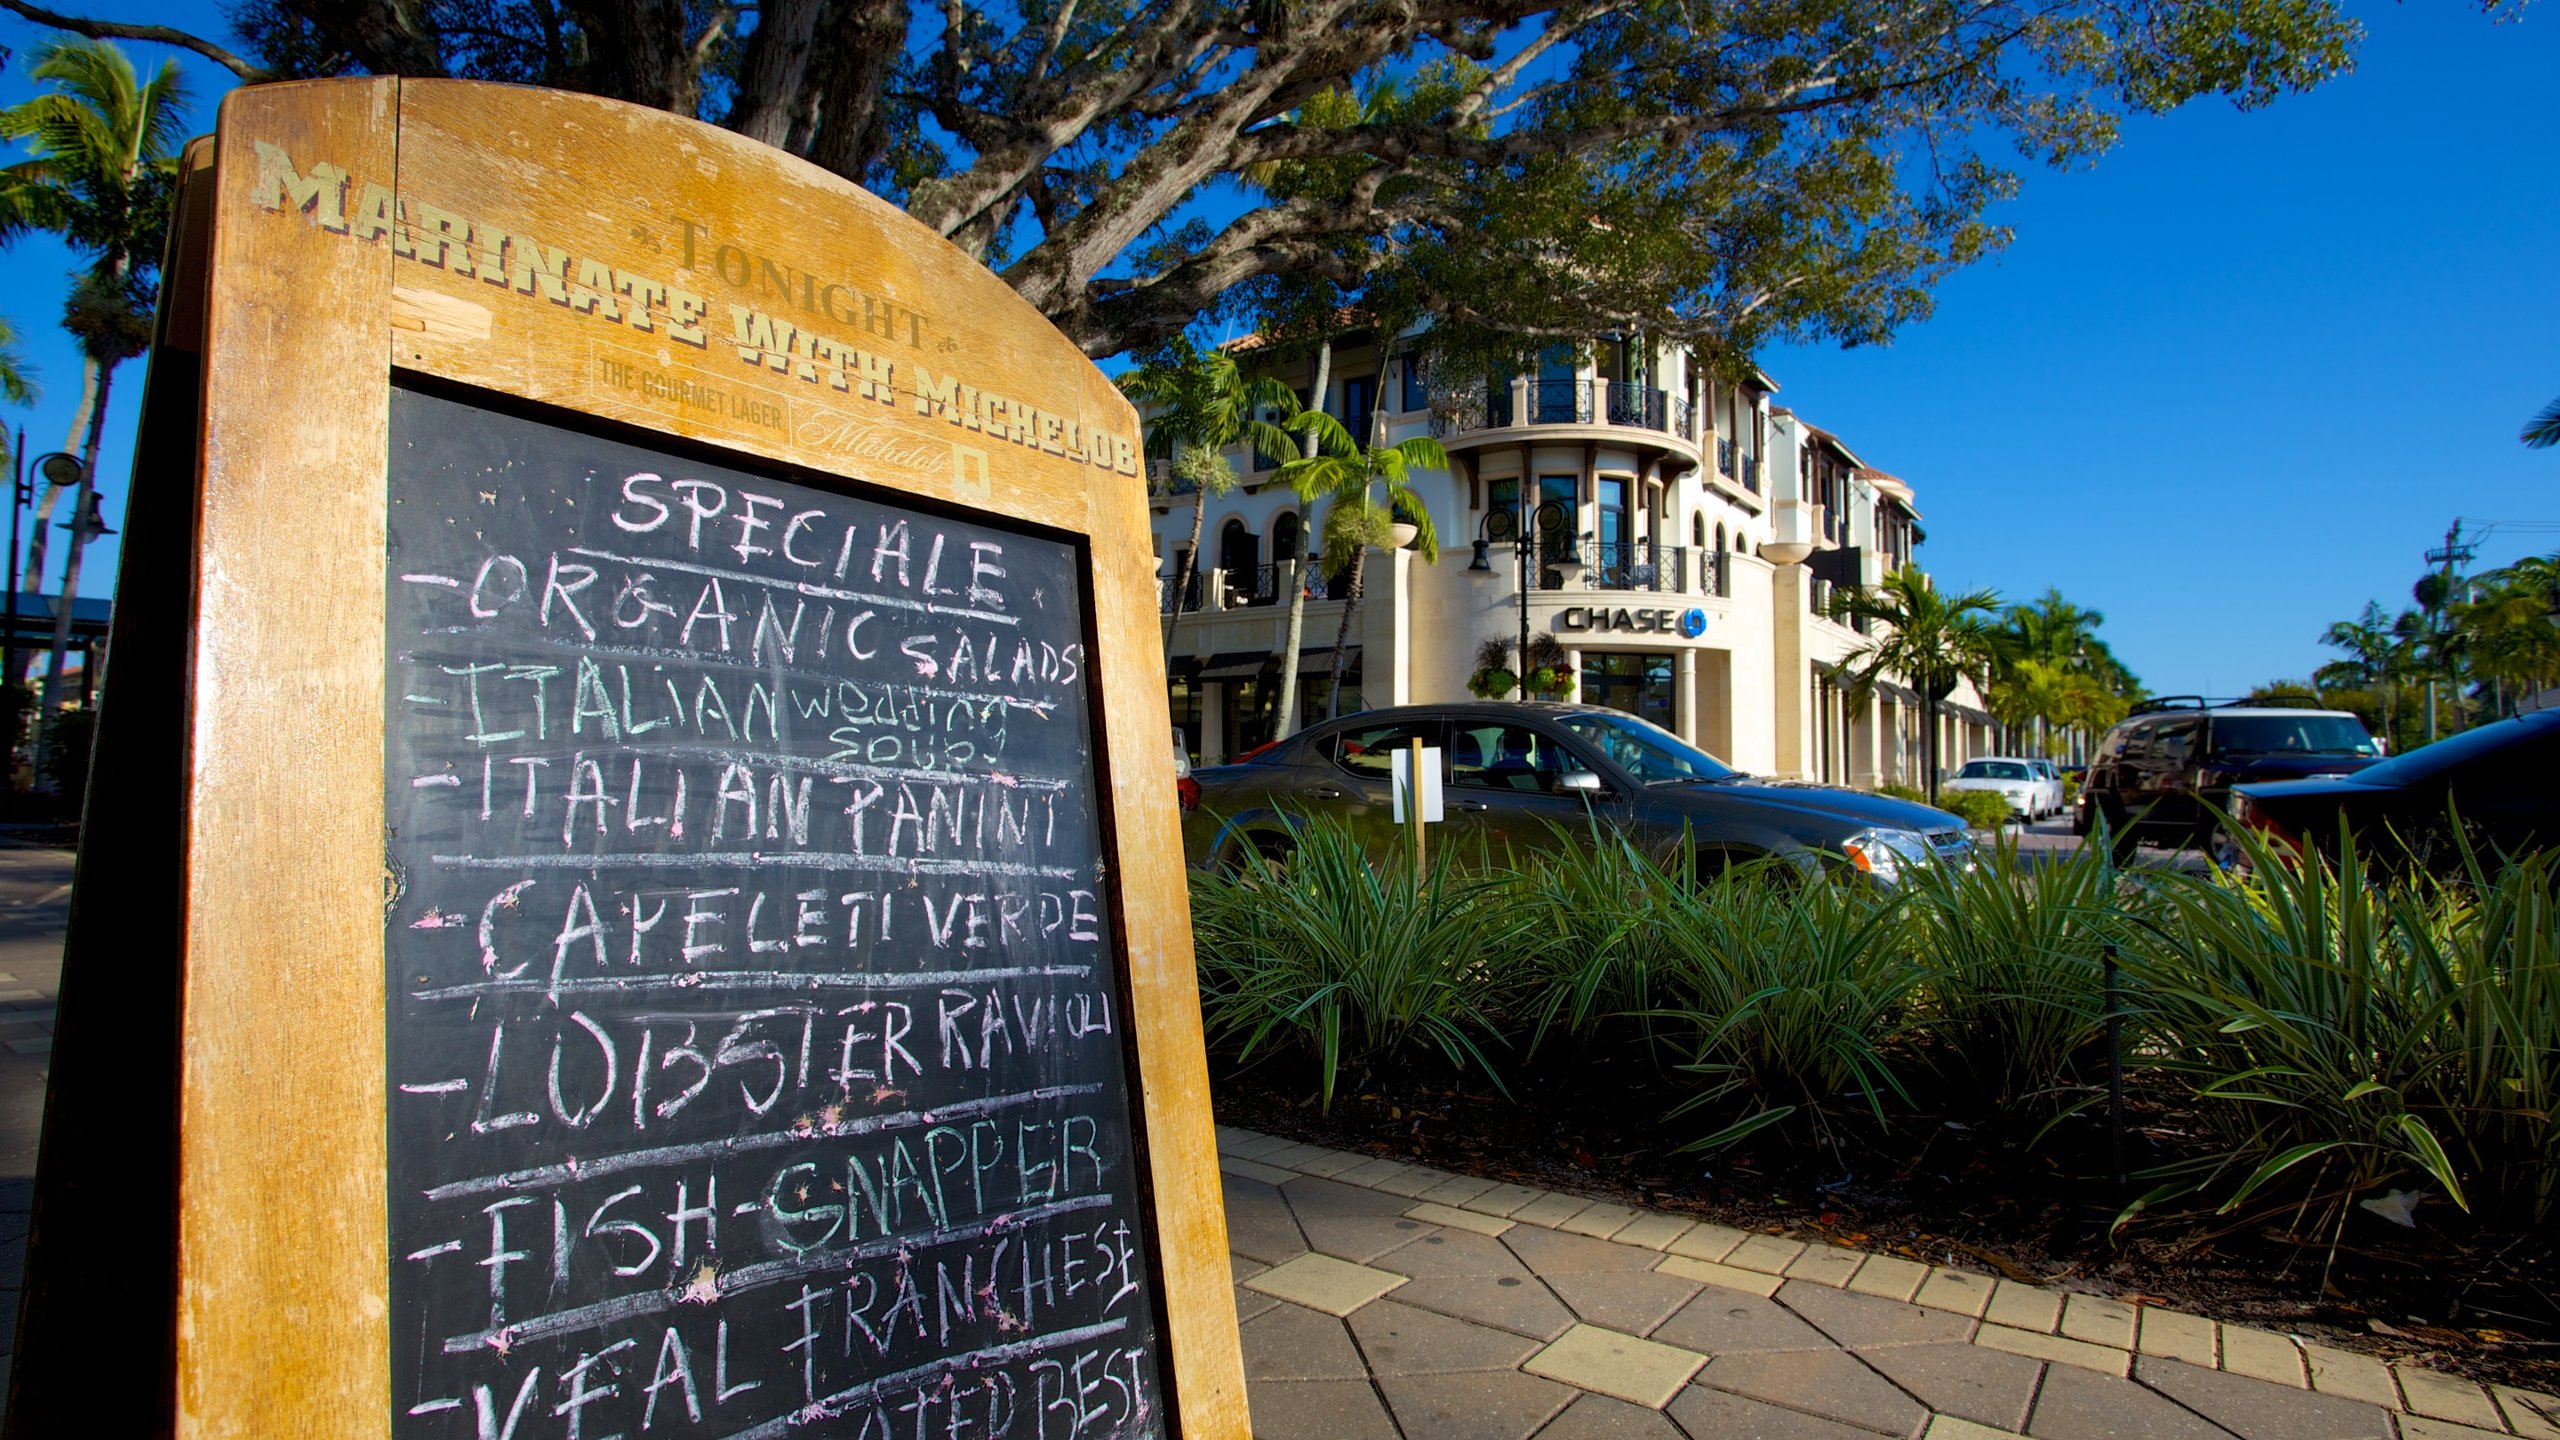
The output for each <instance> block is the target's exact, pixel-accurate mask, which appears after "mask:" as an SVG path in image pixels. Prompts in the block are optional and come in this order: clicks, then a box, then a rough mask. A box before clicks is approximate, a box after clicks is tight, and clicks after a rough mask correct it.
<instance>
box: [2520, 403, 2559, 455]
mask: <svg viewBox="0 0 2560 1440" xmlns="http://www.w3.org/2000/svg"><path fill="white" fill-rule="evenodd" d="M2516 438H2517V439H2519V440H2522V441H2523V442H2524V443H2525V444H2526V445H2528V446H2530V447H2531V448H2533V449H2536V450H2548V449H2550V448H2551V447H2552V446H2554V445H2560V400H2554V401H2552V402H2551V403H2550V404H2548V405H2545V406H2543V407H2542V408H2541V409H2540V410H2538V411H2536V412H2534V416H2533V418H2532V419H2530V420H2527V421H2526V422H2524V433H2523V434H2521V435H2519V436H2517V437H2516Z"/></svg>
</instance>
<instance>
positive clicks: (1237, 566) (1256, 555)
mask: <svg viewBox="0 0 2560 1440" xmlns="http://www.w3.org/2000/svg"><path fill="white" fill-rule="evenodd" d="M1261 563H1262V540H1261V537H1260V536H1257V535H1255V534H1254V533H1253V532H1252V531H1250V530H1247V529H1246V528H1244V521H1243V520H1242V519H1240V518H1238V517H1235V516H1229V517H1227V523H1226V524H1224V525H1221V526H1219V527H1218V568H1219V569H1221V570H1224V571H1226V572H1227V574H1229V575H1230V576H1233V577H1236V579H1237V581H1238V582H1239V583H1242V582H1243V581H1246V580H1249V579H1251V578H1252V574H1253V571H1254V568H1255V567H1256V566H1259V565H1260V564H1261Z"/></svg>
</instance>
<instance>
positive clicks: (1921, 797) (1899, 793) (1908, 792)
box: [1875, 781, 1929, 805]
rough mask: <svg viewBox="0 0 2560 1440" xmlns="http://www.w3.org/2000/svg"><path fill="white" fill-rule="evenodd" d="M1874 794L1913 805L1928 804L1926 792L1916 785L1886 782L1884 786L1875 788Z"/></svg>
mask: <svg viewBox="0 0 2560 1440" xmlns="http://www.w3.org/2000/svg"><path fill="white" fill-rule="evenodd" d="M1875 793H1876V794H1878V795H1882V796H1884V797H1885V798H1886V799H1888V800H1908V801H1910V802H1911V803H1912V804H1914V805H1926V804H1928V803H1929V796H1928V792H1926V791H1924V790H1922V789H1921V788H1920V787H1918V786H1916V785H1903V784H1899V783H1895V782H1892V781H1888V782H1886V783H1885V784H1882V785H1879V786H1877V787H1876V789H1875Z"/></svg>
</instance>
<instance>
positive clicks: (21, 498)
mask: <svg viewBox="0 0 2560 1440" xmlns="http://www.w3.org/2000/svg"><path fill="white" fill-rule="evenodd" d="M48 458H50V457H48ZM32 488H33V487H32V486H31V485H30V483H29V482H28V480H27V427H25V426H24V425H21V426H19V427H18V442H17V444H15V445H13V446H11V447H10V448H9V599H8V612H9V618H8V626H9V629H8V633H7V635H6V637H5V638H0V686H6V687H8V688H10V689H11V690H14V689H16V687H17V684H18V540H19V536H18V530H19V525H18V521H19V517H20V516H21V515H23V514H24V513H25V511H26V508H27V502H28V501H29V500H32V499H34V498H35V497H34V496H33V495H32V494H31V493H30V491H31V489H32ZM13 703H14V699H13ZM21 718H23V717H21ZM0 752H4V753H0V788H7V787H9V786H11V785H14V784H15V783H16V779H17V773H18V736H17V732H16V731H15V730H12V731H11V732H10V734H9V736H8V743H7V744H5V745H0Z"/></svg>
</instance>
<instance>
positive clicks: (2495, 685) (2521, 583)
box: [2452, 556, 2560, 714]
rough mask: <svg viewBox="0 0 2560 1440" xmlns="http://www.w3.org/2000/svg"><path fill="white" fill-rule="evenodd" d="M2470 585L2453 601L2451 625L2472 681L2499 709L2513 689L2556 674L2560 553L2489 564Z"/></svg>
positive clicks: (2532, 687) (2530, 687)
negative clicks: (2500, 565) (2490, 567)
mask: <svg viewBox="0 0 2560 1440" xmlns="http://www.w3.org/2000/svg"><path fill="white" fill-rule="evenodd" d="M2471 591H2472V593H2471V597H2470V598H2469V599H2467V600H2463V601H2460V602H2458V603H2456V604H2455V605H2454V606H2453V607H2452V616H2453V628H2454V630H2455V631H2456V632H2457V633H2459V634H2460V635H2461V636H2462V637H2463V643H2462V646H2461V653H2462V655H2463V657H2464V658H2465V659H2466V660H2468V661H2469V664H2470V670H2471V679H2472V681H2473V683H2474V684H2476V685H2481V686H2485V687H2487V688H2488V689H2489V690H2490V692H2491V695H2490V698H2491V700H2492V707H2493V713H2497V714H2503V713H2504V712H2505V710H2506V708H2507V702H2508V699H2509V697H2510V696H2511V695H2518V696H2520V695H2530V694H2533V693H2535V692H2537V691H2539V690H2541V689H2543V688H2544V687H2545V686H2547V685H2548V684H2549V683H2550V680H2551V677H2552V676H2553V675H2554V674H2560V627H2554V626H2553V625H2552V623H2551V618H2550V617H2551V613H2552V606H2553V604H2554V602H2555V600H2560V556H2555V557H2550V558H2544V557H2539V556H2536V557H2529V558H2527V559H2523V560H2519V561H2517V562H2516V563H2515V564H2513V565H2510V566H2507V567H2506V568H2504V569H2502V570H2493V571H2491V572H2489V573H2488V574H2486V575H2483V576H2481V577H2480V579H2479V580H2478V581H2477V582H2475V583H2474V584H2473V585H2472V587H2471ZM2510 687H2512V689H2511V688H2510Z"/></svg>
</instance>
